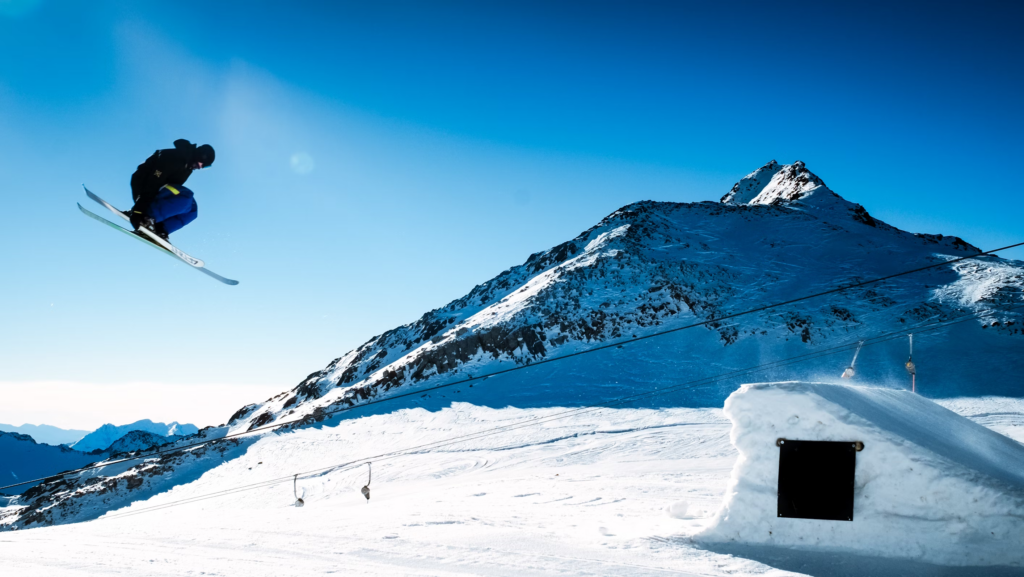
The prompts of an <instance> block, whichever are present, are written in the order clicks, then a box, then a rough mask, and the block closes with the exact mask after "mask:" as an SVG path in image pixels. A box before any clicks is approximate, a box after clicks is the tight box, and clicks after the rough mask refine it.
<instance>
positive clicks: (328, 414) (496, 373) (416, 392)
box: [0, 242, 1024, 491]
mask: <svg viewBox="0 0 1024 577" xmlns="http://www.w3.org/2000/svg"><path fill="white" fill-rule="evenodd" d="M1018 246H1024V242H1020V243H1016V244H1012V245H1008V246H1004V247H1002V248H997V249H993V250H989V251H985V252H981V253H978V254H975V255H970V256H964V257H958V258H955V259H952V260H948V261H943V262H940V263H934V264H930V265H927V266H923V267H918V268H915V269H910V270H907V271H903V272H899V273H894V274H891V275H887V276H883V277H879V278H876V279H871V280H867V281H859V282H856V283H853V284H848V285H844V286H841V287H837V288H833V289H830V290H827V291H822V292H818V293H814V294H811V295H805V296H802V297H797V298H794V299H790V300H787V301H782V302H779V303H774V304H770V305H765V306H762V307H757V308H753V309H749V310H746V311H741V312H737V313H731V314H728V315H725V316H721V317H717V318H712V319H708V320H706V321H702V322H699V323H693V324H689V325H684V326H681V327H676V328H673V329H668V330H664V331H659V332H656V333H651V334H647V335H643V336H640V337H632V338H628V339H624V340H620V341H616V342H613V343H609V344H605V345H599V346H596V347H592V348H589V349H586V350H583V351H576V352H574V353H569V354H566V355H561V356H557V357H551V358H547V359H541V360H539V361H535V362H532V363H530V364H526V365H520V366H516V367H510V368H507V369H502V370H498V371H493V372H490V373H487V374H483V375H480V376H470V377H469V378H466V379H459V380H456V381H450V382H448V383H442V384H440V385H435V386H433V387H427V388H423V389H416V390H414V391H409V392H407V393H400V394H397V395H392V396H389V397H385V398H382V399H373V400H369V401H367V402H365V403H361V404H358V405H352V406H348V407H341V408H338V409H335V410H333V411H325V412H324V413H323V414H322V416H323V417H324V418H326V417H331V416H334V415H337V414H340V413H345V412H349V411H354V410H357V409H361V408H364V407H368V406H371V405H376V404H380V403H386V402H391V401H395V400H398V399H402V398H406V397H410V396H414V395H422V394H423V393H427V392H432V391H436V390H439V389H444V388H448V387H453V386H456V385H460V384H466V383H470V382H474V381H481V380H484V379H488V378H491V377H495V376H499V375H503V374H506V373H511V372H514V371H519V370H523V369H528V368H531V367H536V366H538V365H543V364H547V363H553V362H556V361H563V360H566V359H569V358H573V357H577V356H581V355H585V354H588V353H593V352H597V351H601V350H606V349H611V348H616V347H619V346H622V345H626V344H631V343H635V342H638V341H642V340H646V339H650V338H654V337H659V336H664V335H667V334H671V333H676V332H679V331H683V330H687V329H693V328H698V327H703V326H707V325H709V324H712V323H721V321H724V320H728V319H733V318H737V317H740V316H744V315H749V314H754V313H757V312H762V311H766V310H770V309H775V308H779V307H782V306H785V305H788V304H793V303H797V302H801V301H805V300H810V299H814V298H818V297H821V296H825V295H829V294H835V293H838V292H842V291H845V290H850V289H853V288H858V287H862V286H866V285H869V284H874V283H879V282H882V281H885V280H889V279H892V278H896V277H900V276H905V275H909V274H913V273H916V272H921V271H924V270H929V269H933V268H938V267H942V266H947V265H951V264H955V263H957V262H962V261H965V260H968V259H975V258H979V257H982V256H991V255H992V254H994V253H997V252H1000V251H1004V250H1009V249H1011V248H1016V247H1018ZM307 419H308V415H307V416H306V417H302V418H299V419H291V420H287V421H281V422H278V423H271V424H269V425H265V426H262V427H256V428H254V429H249V430H247V431H239V432H237V433H230V434H227V435H224V436H223V437H217V438H216V439H209V440H205V441H198V442H195V443H189V444H186V445H181V446H177V447H171V448H168V449H163V450H156V451H153V452H151V453H147V454H145V455H138V456H133V457H126V458H123V459H118V460H116V461H109V462H103V463H97V464H94V465H89V466H86V467H81V468H79V469H74V470H71V471H65V472H63V473H58V474H56V475H51V476H49V477H40V478H37V479H30V480H27V481H21V482H19V483H14V484H11V485H5V486H2V487H0V491H2V490H4V489H9V488H11V487H20V486H22V485H28V484H31V483H37V482H39V481H46V480H57V479H60V478H63V477H65V476H67V475H73V474H77V473H81V472H85V471H89V470H93V469H100V468H105V467H109V466H112V465H117V464H120V463H126V462H131V461H139V460H144V459H149V458H154V457H158V456H161V455H164V454H168V453H176V452H178V451H184V450H186V449H192V448H195V447H201V446H204V445H208V444H210V443H215V442H218V441H223V440H227V439H232V438H236V437H240V436H243V435H249V434H252V433H258V432H262V431H269V430H274V429H278V428H281V427H286V426H288V425H295V424H301V423H303V422H304V421H306V420H307Z"/></svg>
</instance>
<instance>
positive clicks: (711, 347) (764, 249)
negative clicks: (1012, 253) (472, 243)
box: [0, 161, 1024, 529]
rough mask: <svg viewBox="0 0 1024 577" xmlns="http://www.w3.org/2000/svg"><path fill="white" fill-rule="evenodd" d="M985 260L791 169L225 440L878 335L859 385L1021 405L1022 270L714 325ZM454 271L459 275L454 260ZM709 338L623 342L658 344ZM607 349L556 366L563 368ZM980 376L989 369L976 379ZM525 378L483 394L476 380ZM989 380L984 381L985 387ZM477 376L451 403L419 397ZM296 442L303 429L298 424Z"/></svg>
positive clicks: (599, 228) (553, 262)
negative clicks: (283, 426) (281, 426)
mask: <svg viewBox="0 0 1024 577" xmlns="http://www.w3.org/2000/svg"><path fill="white" fill-rule="evenodd" d="M979 252H980V251H979V249H978V248H976V247H974V246H972V245H970V244H969V243H967V242H965V241H964V240H962V239H960V238H958V237H954V236H944V235H941V234H914V233H909V232H905V231H902V230H899V229H897V228H895V227H893V226H890V225H888V224H886V223H884V222H882V221H880V220H878V219H876V218H874V217H872V216H871V215H870V214H869V213H868V211H867V210H866V209H865V208H864V207H862V206H860V205H859V204H855V203H852V202H849V201H847V200H845V199H843V198H842V197H840V196H839V195H837V194H835V193H834V192H833V191H832V190H830V189H829V188H828V187H827V186H826V185H825V183H824V182H823V181H822V180H821V179H820V178H818V177H817V176H815V175H814V174H812V173H811V172H810V171H808V170H807V168H806V167H805V166H804V164H803V163H802V162H796V163H793V164H791V165H780V164H778V163H776V162H775V161H772V162H770V163H768V164H766V165H765V166H763V167H761V168H760V169H758V170H756V171H754V172H752V173H751V174H749V175H747V176H746V177H745V178H743V179H742V180H741V181H740V182H739V183H737V184H736V185H735V186H734V187H733V188H732V190H731V191H730V192H728V193H727V194H726V195H725V196H724V197H723V198H722V200H721V201H719V202H713V201H706V202H699V203H671V202H652V201H643V202H637V203H634V204H630V205H628V206H625V207H623V208H621V209H619V210H616V211H615V212H613V213H612V214H611V215H609V216H608V217H606V218H605V219H603V220H602V221H601V222H599V223H597V224H596V225H595V226H594V227H592V228H590V229H588V230H586V231H584V232H582V233H581V234H580V235H578V236H577V237H575V238H573V239H571V240H568V241H566V242H564V243H562V244H559V245H558V246H555V247H554V248H552V249H550V250H547V251H544V252H540V253H536V254H534V255H531V256H530V257H529V258H528V259H527V260H526V262H525V263H523V264H522V265H519V266H515V267H513V268H510V269H508V270H506V271H505V272H503V273H502V274H500V275H498V276H497V277H496V278H494V279H491V280H489V281H487V282H484V283H482V284H480V285H478V286H477V287H475V288H474V289H473V290H472V291H470V292H469V294H467V295H465V296H463V297H461V298H459V299H457V300H454V301H452V302H451V303H449V304H447V305H445V306H443V307H441V308H438V309H435V310H433V311H430V312H428V313H426V314H425V315H423V316H422V317H421V318H420V319H418V320H416V321H415V322H412V323H410V324H407V325H403V326H400V327H397V328H395V329H392V330H389V331H387V332H385V333H383V334H381V335H378V336H376V337H373V338H372V339H370V340H369V341H367V342H366V343H365V344H363V345H362V346H360V347H358V348H357V349H355V350H353V351H350V352H348V353H346V354H345V355H343V356H341V357H339V358H337V359H335V360H334V361H333V362H331V363H330V364H329V365H327V366H326V367H325V368H323V369H321V370H318V371H316V372H314V373H312V374H311V375H309V376H308V377H307V378H305V379H303V380H302V381H301V382H300V383H299V384H298V385H297V386H296V387H294V388H292V389H290V390H288V391H285V392H282V393H281V394H279V395H276V396H274V397H272V398H270V399H268V400H267V401H265V402H263V403H259V404H254V405H248V406H246V407H243V408H242V409H240V410H239V411H237V412H236V413H235V414H234V415H233V416H232V417H231V418H230V421H229V423H228V426H226V427H221V428H208V429H204V430H203V431H200V433H199V434H198V435H197V436H196V437H194V438H191V439H185V440H182V441H179V442H180V443H182V444H184V443H191V442H194V441H195V440H199V439H209V438H217V437H219V436H222V435H224V434H225V433H228V432H241V431H247V430H252V429H254V428H257V427H260V426H264V425H268V424H272V423H275V422H283V421H293V420H298V421H300V424H312V423H316V422H324V421H325V420H326V419H327V418H329V414H330V412H332V411H335V410H338V409H350V408H353V407H356V408H358V407H359V406H360V405H362V404H365V403H367V402H368V401H372V400H380V399H385V398H387V397H389V396H394V395H398V394H409V393H414V394H411V395H409V396H406V397H404V398H403V399H402V400H399V401H396V402H392V403H385V404H375V405H373V406H372V408H371V407H368V408H366V409H359V410H358V411H354V412H350V413H345V414H344V415H343V416H341V417H337V418H344V417H352V416H357V415H368V414H373V413H374V412H376V413H384V412H390V411H394V410H397V409H401V408H409V407H424V408H428V409H431V410H437V409H441V408H444V407H448V406H450V405H451V404H452V403H453V402H455V401H461V402H465V403H471V404H473V405H484V406H491V407H495V408H502V407H506V406H509V405H511V406H516V407H520V408H537V407H553V406H580V405H588V406H589V405H593V404H595V403H599V402H601V401H605V400H608V399H611V398H615V397H619V396H623V395H627V394H634V393H640V392H645V391H651V390H653V389H655V388H659V387H663V386H666V385H675V384H679V383H686V382H689V381H693V380H696V379H701V378H705V377H710V376H715V375H720V374H722V373H724V372H727V371H732V370H736V369H740V368H746V367H751V366H755V365H759V364H762V363H766V362H772V361H777V360H779V359H785V358H790V357H793V356H796V355H804V354H807V353H813V352H816V351H822V350H824V349H828V348H830V347H834V346H836V345H841V344H847V343H856V342H857V341H858V340H861V339H866V338H870V337H875V336H879V335H883V334H894V335H896V336H899V337H900V338H899V339H898V340H893V341H888V342H883V343H881V344H877V345H871V346H867V347H865V348H864V350H863V351H861V353H860V355H859V357H858V359H857V377H856V379H855V382H864V383H872V384H876V385H882V386H892V387H903V388H909V385H910V383H909V379H908V377H907V374H906V372H905V370H904V363H905V362H906V360H907V356H908V352H909V351H908V342H907V340H906V339H905V338H903V337H902V335H903V334H905V333H907V332H917V331H920V328H921V327H922V326H924V325H928V324H934V323H938V322H942V321H953V320H956V319H961V318H964V317H965V315H971V314H977V315H979V316H978V317H977V318H970V317H968V318H967V322H960V323H958V324H949V325H944V326H941V327H939V328H938V329H937V330H931V331H929V332H917V334H915V339H914V351H913V354H914V361H915V363H916V364H917V367H918V372H917V386H918V390H919V392H921V393H922V394H924V395H926V396H932V397H937V396H938V397H941V396H958V395H1004V396H1010V397H1019V396H1024V386H1022V384H1021V380H1020V378H1019V375H1018V374H1017V371H1018V370H1019V367H1020V366H1021V365H1022V362H1024V322H1022V320H1024V316H1022V314H1021V312H1022V311H1024V309H1020V310H1018V308H1019V307H1022V306H1024V291H1022V288H1024V263H1021V262H1017V261H1011V260H1005V259H1002V258H999V257H998V256H985V257H980V258H977V259H970V260H966V261H962V262H958V263H956V264H953V265H951V266H948V267H940V268H935V269H930V270H927V271H924V272H921V273H916V274H914V275H910V276H903V277H898V278H894V279H891V280H888V281H885V282H884V283H880V284H875V285H871V286H866V287H861V288H858V289H851V290H848V291H844V292H842V293H837V294H830V295H828V296H827V297H824V298H819V299H814V300H808V301H803V302H799V303H794V304H792V305H787V306H786V307H784V308H780V309H772V310H765V311H761V312H758V313H755V314H750V315H745V316H742V317H738V318H735V319H729V320H725V321H718V320H716V319H721V318H722V317H724V316H726V315H728V314H731V313H736V312H740V311H746V310H751V309H756V308H758V307H762V306H765V305H767V304H771V303H776V302H780V301H786V300H789V299H793V298H795V297H799V296H803V295H808V294H813V293H817V292H820V291H823V290H828V289H832V288H834V287H837V286H841V285H844V284H848V283H852V282H856V281H861V280H867V279H872V278H878V277H883V276H886V275H890V274H893V273H897V272H901V271H904V270H907V269H911V268H916V267H920V266H923V265H927V264H932V263H940V262H944V261H948V260H952V259H955V258H958V257H964V256H970V255H976V254H978V253H979ZM449 266H457V262H453V263H449ZM703 322H708V324H707V325H706V326H700V327H697V328H693V329H689V330H683V331H679V332H675V333H673V334H671V335H667V336H658V337H654V338H650V339H645V340H640V341H636V342H632V343H627V344H623V345H621V346H614V344H615V343H618V342H620V341H623V340H626V339H631V338H633V337H643V336H646V335H651V334H653V333H656V332H661V331H665V330H668V329H673V328H679V327H684V326H688V325H693V324H695V323H703ZM608 344H612V345H613V346H612V347H610V348H607V349H604V350H601V351H599V352H595V353H592V354H586V355H580V356H575V357H572V358H569V359H567V360H562V361H559V362H556V363H545V364H538V363H540V362H541V361H545V360H547V359H551V358H554V357H561V356H565V355H568V354H572V353H577V352H582V351H586V350H588V349H591V348H593V347H595V346H602V345H608ZM850 362H851V359H850V358H849V353H848V352H847V353H844V355H843V356H836V355H831V356H823V357H819V358H815V359H812V360H810V361H808V362H801V363H797V364H789V365H785V366H775V367H772V368H766V369H763V370H761V371H760V372H757V373H745V374H744V375H742V379H743V380H738V379H737V378H732V379H731V380H730V379H722V380H718V381H716V382H715V383H713V384H710V385H707V384H705V385H702V386H700V387H694V388H688V389H682V390H679V391H677V392H675V393H673V394H671V395H659V396H656V397H650V398H648V399H646V400H644V401H642V402H638V403H632V404H631V405H628V406H629V407H631V408H645V407H646V408H651V407H670V406H683V407H701V406H721V403H722V402H723V401H724V399H725V397H726V396H728V395H729V393H731V392H732V391H733V390H734V389H735V388H736V387H737V386H739V385H740V384H742V383H743V382H751V381H757V380H762V381H769V380H807V381H820V382H829V381H832V382H834V381H838V380H839V375H840V374H841V373H842V372H843V369H844V368H845V367H846V366H847V365H848V364H849V363H850ZM531 365H535V366H531ZM979 366H983V367H984V371H983V372H981V371H979ZM513 367H527V368H525V369H524V370H519V371H516V372H513V373H508V374H503V375H500V376H496V377H491V378H486V379H485V378H481V376H482V375H486V374H488V373H493V372H495V371H501V370H505V369H509V368H513ZM979 375H983V376H979ZM471 377H474V378H473V380H472V381H471V382H465V383H462V384H460V385H458V386H454V387H450V388H445V389H440V390H435V391H424V390H423V389H426V388H429V387H433V386H435V385H439V384H444V383H448V382H451V381H455V380H462V379H467V378H471ZM294 426H298V425H294ZM254 442H256V440H255V439H254V438H253V437H242V438H238V439H233V440H230V441H227V442H224V443H216V444H213V445H206V446H203V447H199V448H196V449H190V450H186V451H181V452H175V453H169V454H167V455H165V456H163V457H161V458H158V459H151V460H148V461H146V462H145V463H142V464H138V465H135V466H128V465H117V466H115V467H110V468H109V469H99V470H95V471H91V472H89V473H88V474H83V475H81V476H79V477H76V478H72V479H64V480H61V481H58V482H56V483H52V484H47V485H44V486H41V487H37V488H35V489H33V490H32V491H30V492H26V494H25V495H24V496H23V498H22V499H20V500H19V501H18V505H17V507H18V508H16V509H10V510H8V511H7V512H6V513H0V529H4V528H20V527H28V526H34V525H36V524H52V523H63V522H72V521H76V520H85V519H89V518H94V517H95V516H97V515H99V514H102V513H103V512H104V511H107V510H110V509H113V508H117V507H121V506H124V505H126V504H128V503H129V502H131V501H133V500H137V499H141V498H146V497H148V496H151V495H155V494H157V493H160V492H162V491H166V490H168V489H170V488H171V487H173V486H175V485H177V484H180V483H181V482H184V481H182V479H185V478H193V479H194V478H196V475H198V474H201V472H202V471H204V470H207V469H209V468H210V467H213V466H217V465H220V464H221V462H222V460H223V459H224V458H227V457H228V456H230V455H237V454H240V453H241V452H242V451H244V450H245V449H246V448H247V447H248V446H251V444H252V443H254Z"/></svg>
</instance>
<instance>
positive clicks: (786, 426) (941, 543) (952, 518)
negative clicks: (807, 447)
mask: <svg viewBox="0 0 1024 577" xmlns="http://www.w3.org/2000/svg"><path fill="white" fill-rule="evenodd" d="M725 414H726V416H728V417H729V419H730V420H731V421H732V431H731V434H730V437H731V441H732V443H733V445H735V447H736V448H737V450H738V451H739V453H740V456H739V458H738V459H737V461H736V465H735V467H734V468H733V472H732V479H731V481H730V484H729V488H728V490H727V492H726V495H725V500H724V502H723V504H722V508H721V509H720V510H719V512H718V513H717V515H716V516H715V518H714V519H713V521H712V523H711V525H709V527H708V528H707V529H706V530H704V531H703V532H702V533H701V534H699V535H698V536H696V540H697V541H701V542H706V543H709V544H711V543H733V544H744V545H756V546H776V547H784V548H791V549H802V550H808V551H836V552H848V553H856V554H860V555H871V556H881V557H890V558H902V559H909V560H916V561H922V562H927V563H931V564H939V565H956V566H978V565H1004V566H1005V565H1009V566H1017V567H1019V566H1024V445H1021V444H1020V443H1018V442H1016V441H1014V440H1012V439H1010V438H1008V437H1005V436H1003V435H1000V434H999V433H996V432H994V431H992V430H990V429H987V428H985V427H983V426H981V425H978V424H976V423H974V422H973V421H970V420H968V419H966V418H964V417H961V416H960V415H957V414H956V413H953V412H952V411H949V410H947V409H945V408H943V407H941V406H939V405H937V404H936V403H933V402H932V401H929V400H928V399H925V398H923V397H921V396H919V395H916V394H914V393H911V392H909V391H902V390H892V389H882V388H871V387H852V386H843V385H828V384H820V383H797V382H785V383H771V384H750V385H744V386H743V387H741V388H740V389H739V390H737V391H736V392H734V393H733V394H732V395H730V396H729V398H728V399H727V400H726V402H725ZM780 439H782V440H783V441H780ZM787 440H788V441H833V442H837V441H838V442H844V443H850V444H851V445H855V444H856V443H857V442H858V441H859V442H860V443H863V448H862V449H861V450H860V451H859V452H855V453H852V454H854V455H855V460H856V463H855V465H854V467H853V473H854V475H853V483H852V485H853V495H852V496H853V513H852V515H851V518H852V520H835V521H833V520H822V519H807V518H792V517H789V516H785V515H784V508H783V504H782V500H781V499H780V498H779V480H780V455H781V454H782V448H781V447H780V443H781V444H785V441H787ZM818 445H820V444H818ZM793 446H794V444H792V443H791V444H790V447H791V448H792V447H793ZM837 446H838V445H837ZM813 464H814V463H812V465H813ZM786 466H787V467H789V466H790V465H789V464H788V463H787V464H786ZM789 475H790V473H789V472H788V471H787V472H786V473H785V475H784V477H785V478H786V479H788V478H789ZM786 482H787V483H788V480H787V481H786Z"/></svg>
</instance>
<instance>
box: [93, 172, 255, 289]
mask: <svg viewBox="0 0 1024 577" xmlns="http://www.w3.org/2000/svg"><path fill="white" fill-rule="evenodd" d="M82 188H85V194H87V195H88V196H89V198H91V199H93V200H95V201H96V202H98V203H100V204H101V205H103V206H104V207H106V208H107V209H108V210H109V211H110V212H112V213H114V214H115V215H117V216H119V217H121V218H122V219H123V220H125V221H128V222H131V219H130V218H129V217H128V216H127V215H126V214H125V213H123V212H121V211H120V210H118V209H116V208H114V206H113V205H111V204H110V203H108V202H107V201H105V200H103V199H102V198H100V197H99V196H97V195H96V194H94V193H93V192H92V191H90V190H89V189H88V188H86V186H85V185H84V184H83V185H82ZM78 209H79V210H81V211H82V213H84V214H85V215H86V216H88V217H90V218H93V219H96V220H98V221H100V222H102V223H104V224H106V225H107V226H109V227H111V228H114V229H116V230H119V231H121V232H123V233H124V234H127V235H128V236H130V237H132V238H134V239H136V240H138V241H140V242H144V243H146V244H147V245H148V246H151V247H153V248H155V249H157V250H159V251H160V252H162V253H164V254H167V255H169V256H171V257H173V258H175V259H177V260H180V261H182V262H184V263H185V264H187V265H189V266H191V267H192V268H194V269H196V270H198V271H199V272H201V273H203V274H205V275H207V276H210V277H213V278H215V279H217V280H218V281H220V282H222V283H224V284H226V285H232V286H233V285H237V284H238V281H236V280H232V279H229V278H225V277H222V276H220V275H219V274H217V273H215V272H213V271H212V270H209V269H207V268H206V263H204V262H203V261H202V260H200V259H198V258H195V257H193V256H191V255H189V254H188V253H186V252H185V251H183V250H181V249H179V248H178V247H176V246H174V245H172V244H171V243H170V242H168V241H167V240H165V239H163V238H161V237H160V236H159V235H158V234H156V233H154V232H153V231H151V230H149V229H148V228H146V227H140V228H139V229H138V230H137V231H134V232H133V231H131V230H129V229H127V228H124V227H122V226H120V225H118V224H115V223H113V222H111V221H109V220H107V219H105V218H103V217H102V216H99V215H98V214H95V213H93V212H92V211H90V210H87V209H86V208H85V207H83V206H82V205H81V204H79V205H78Z"/></svg>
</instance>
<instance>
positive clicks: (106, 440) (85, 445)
mask: <svg viewBox="0 0 1024 577" xmlns="http://www.w3.org/2000/svg"><path fill="white" fill-rule="evenodd" d="M132 431H145V432H147V433H153V434H155V435H159V436H161V437H182V436H185V435H193V434H195V433H197V432H199V428H198V427H196V426H195V425H189V424H184V425H183V424H180V423H178V422H177V421H173V422H171V423H170V424H165V423H154V422H153V421H150V420H149V419H143V420H141V421H135V422H134V423H130V424H127V425H121V426H116V425H111V424H106V425H103V426H102V427H100V428H98V429H96V430H95V431H93V432H91V433H89V434H88V435H86V436H85V437H83V438H82V439H81V440H80V441H78V442H77V443H75V444H74V445H71V448H72V449H76V450H78V451H84V452H89V451H94V450H96V449H103V450H106V449H107V447H110V445H111V444H112V443H113V442H114V441H116V440H118V439H120V438H121V437H124V436H125V435H127V434H128V433H130V432H132Z"/></svg>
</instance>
